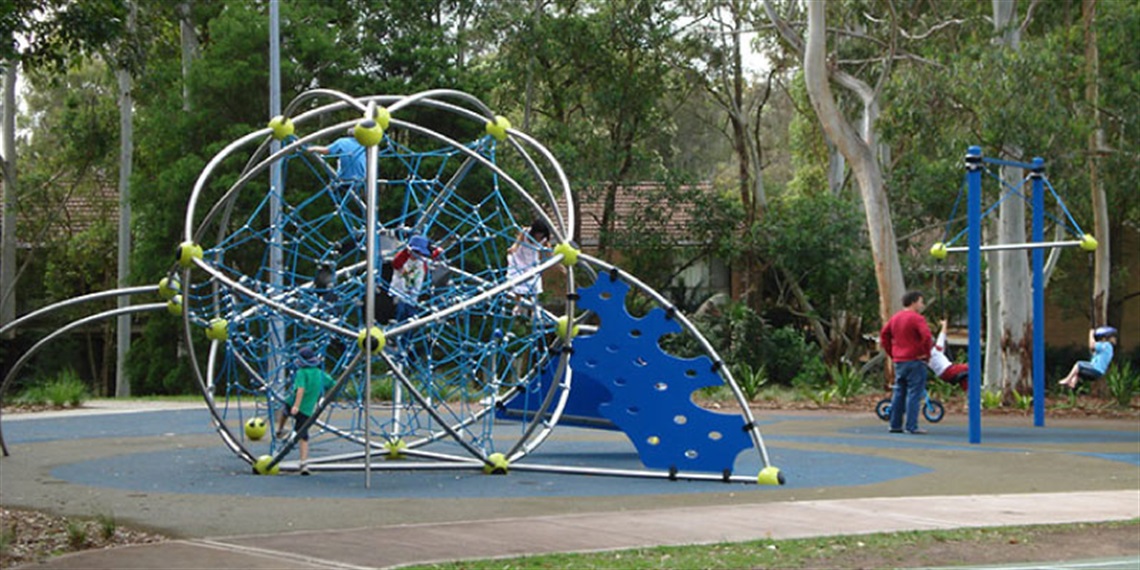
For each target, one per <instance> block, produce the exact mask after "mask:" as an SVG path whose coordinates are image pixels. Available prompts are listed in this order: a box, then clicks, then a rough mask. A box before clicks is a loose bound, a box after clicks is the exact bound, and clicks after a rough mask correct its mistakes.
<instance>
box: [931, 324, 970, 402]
mask: <svg viewBox="0 0 1140 570" xmlns="http://www.w3.org/2000/svg"><path fill="white" fill-rule="evenodd" d="M926 365H927V366H929V367H930V369H931V370H933V371H934V375H935V376H937V377H939V378H941V379H942V380H943V381H945V382H949V383H951V384H955V383H956V384H960V385H961V386H962V389H963V390H966V389H968V388H969V382H970V367H969V366H966V365H965V364H958V363H954V362H950V359H949V358H947V357H946V319H942V320H941V321H939V323H938V338H936V339H934V348H932V349H930V358H929V359H927V361H926Z"/></svg>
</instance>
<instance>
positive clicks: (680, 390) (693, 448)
mask: <svg viewBox="0 0 1140 570" xmlns="http://www.w3.org/2000/svg"><path fill="white" fill-rule="evenodd" d="M628 292H629V285H628V284H626V283H625V282H623V281H620V280H618V279H614V278H611V277H610V276H608V275H605V274H603V275H601V276H599V278H598V281H597V282H596V283H594V284H593V285H592V286H590V287H588V288H586V289H580V290H579V292H578V293H579V295H580V300H579V302H578V303H579V306H580V307H582V308H584V309H588V310H590V311H593V312H594V313H596V314H597V315H598V317H599V319H600V321H601V325H600V326H599V327H598V330H597V332H596V333H594V334H592V335H589V336H581V337H578V338H576V339H575V340H574V344H573V347H574V352H573V354H572V355H571V357H570V365H571V367H572V368H573V370H574V376H573V380H572V384H571V390H570V400H569V401H568V402H567V407H566V412H567V414H568V415H570V416H571V417H573V418H577V419H578V420H579V421H577V422H575V423H578V424H579V425H585V424H583V423H582V421H581V420H583V419H589V418H593V419H595V420H603V421H604V420H608V422H612V424H613V425H614V426H616V427H617V428H618V429H620V430H621V431H622V432H624V433H625V434H626V436H628V437H629V439H630V441H632V442H633V444H634V446H635V447H636V448H637V452H638V455H639V457H640V459H641V462H642V463H643V464H644V465H645V466H646V467H648V468H651V469H669V470H672V469H675V470H678V471H698V472H714V473H724V472H725V471H728V472H731V470H732V467H733V464H734V463H735V461H736V457H737V455H739V454H740V452H741V451H743V450H745V449H748V448H751V447H752V445H753V443H752V438H751V436H749V434H748V432H747V431H745V429H744V428H745V425H744V424H745V419H744V416H742V415H739V414H723V413H718V412H713V411H710V410H706V409H703V408H701V407H700V406H698V405H696V404H694V403H693V401H692V394H693V392H694V391H696V390H699V389H701V388H705V387H708V386H719V385H721V384H722V383H723V382H722V380H721V378H720V376H719V375H717V373H716V372H715V371H714V370H713V363H712V361H711V360H710V359H709V358H708V357H706V356H699V357H696V358H689V359H686V358H678V357H676V356H674V355H671V354H668V353H666V352H665V351H663V350H662V349H661V347H660V346H659V344H658V343H659V341H660V340H661V338H662V337H663V336H665V335H667V334H672V333H679V332H681V330H682V328H681V326H680V325H679V324H678V323H677V322H676V321H674V320H673V319H671V318H669V316H668V315H667V313H666V312H665V311H664V310H662V309H660V308H655V309H653V310H651V311H650V312H649V313H648V314H647V315H646V316H645V317H642V318H636V317H634V316H633V315H631V314H629V311H627V310H626V308H625V297H626V294H627V293H628ZM544 376H546V375H544ZM549 381H550V380H549V378H548V377H544V378H543V382H541V383H539V386H538V387H537V388H538V390H532V391H528V394H522V395H520V397H517V398H515V399H513V400H512V401H510V402H507V403H506V407H507V408H508V409H523V408H526V409H530V410H534V409H535V408H537V406H538V404H539V402H540V399H541V397H542V395H544V394H545V392H546V389H547V387H548V386H549Z"/></svg>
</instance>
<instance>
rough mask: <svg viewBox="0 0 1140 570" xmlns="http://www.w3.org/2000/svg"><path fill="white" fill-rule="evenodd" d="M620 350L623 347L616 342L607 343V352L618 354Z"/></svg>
mask: <svg viewBox="0 0 1140 570" xmlns="http://www.w3.org/2000/svg"><path fill="white" fill-rule="evenodd" d="M619 350H621V347H620V346H618V345H616V344H609V345H606V352H608V353H610V354H617V353H618V351H619Z"/></svg>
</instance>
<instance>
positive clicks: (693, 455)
mask: <svg viewBox="0 0 1140 570" xmlns="http://www.w3.org/2000/svg"><path fill="white" fill-rule="evenodd" d="M685 457H688V458H689V459H696V458H697V450H695V449H690V450H688V451H686V452H685Z"/></svg>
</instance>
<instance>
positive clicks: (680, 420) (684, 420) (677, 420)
mask: <svg viewBox="0 0 1140 570" xmlns="http://www.w3.org/2000/svg"><path fill="white" fill-rule="evenodd" d="M673 423H675V424H677V425H679V426H683V425H685V424H687V423H689V418H686V417H685V416H682V415H681V414H677V415H675V416H673Z"/></svg>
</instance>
